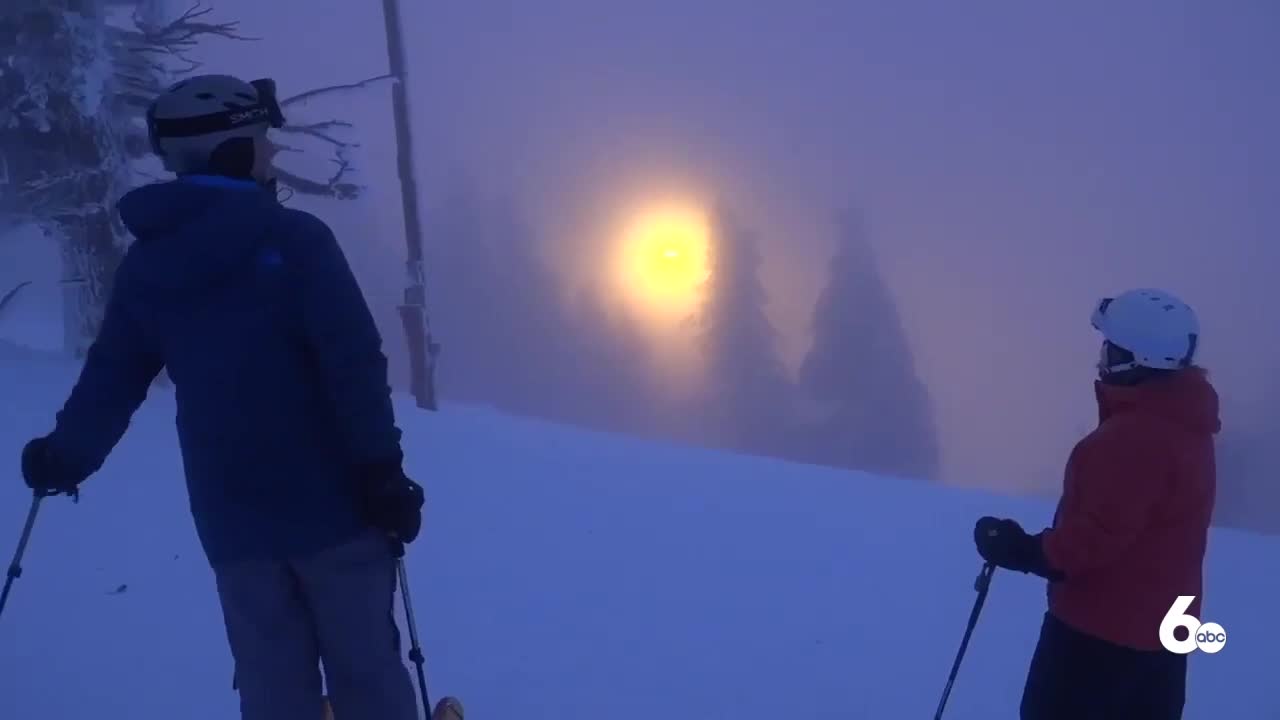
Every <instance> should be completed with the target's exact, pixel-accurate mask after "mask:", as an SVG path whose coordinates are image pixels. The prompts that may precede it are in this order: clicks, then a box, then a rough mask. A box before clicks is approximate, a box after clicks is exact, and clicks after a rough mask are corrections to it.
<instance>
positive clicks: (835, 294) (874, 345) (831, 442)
mask: <svg viewBox="0 0 1280 720" xmlns="http://www.w3.org/2000/svg"><path fill="white" fill-rule="evenodd" d="M837 243H838V244H837V249H836V252H835V254H834V256H833V257H832V259H831V263H830V265H829V270H828V276H827V284H826V287H825V288H824V290H823V291H822V293H821V295H820V296H819V298H818V302H817V305H816V306H815V308H814V313H813V328H812V329H813V345H812V347H811V348H810V350H809V352H808V354H807V355H806V356H805V359H804V362H803V363H802V364H801V367H800V374H799V382H800V387H801V390H802V391H803V394H804V401H805V402H804V407H805V408H806V412H804V413H803V415H804V418H805V419H804V421H803V422H802V425H801V427H800V434H801V436H800V437H798V438H797V444H798V445H799V446H801V447H803V448H804V449H803V456H804V459H806V460H808V461H810V462H817V463H822V464H829V465H836V466H844V467H854V468H859V469H864V470H870V471H878V472H886V473H892V474H898V475H906V476H911V477H920V478H931V477H933V476H934V475H935V474H936V471H937V464H938V448H937V438H936V435H935V429H934V423H933V417H932V412H931V409H930V403H929V396H928V392H927V390H926V389H925V386H924V384H923V383H922V382H921V381H920V379H919V377H918V376H917V375H916V370H915V365H914V361H913V358H912V353H911V347H910V345H909V344H908V342H907V338H906V333H905V331H904V330H903V327H902V321H901V318H900V317H899V315H898V311H897V308H896V307H895V305H894V302H893V299H892V297H891V296H890V294H889V289H888V288H887V287H886V286H885V284H884V280H883V278H882V277H881V274H880V270H879V268H878V266H877V263H876V258H875V256H874V254H873V253H872V251H871V247H870V244H869V243H868V240H867V237H866V229H865V227H864V224H863V221H862V218H861V216H860V214H859V213H857V212H853V211H848V212H845V213H844V214H843V215H842V217H841V219H840V224H839V235H838V241H837Z"/></svg>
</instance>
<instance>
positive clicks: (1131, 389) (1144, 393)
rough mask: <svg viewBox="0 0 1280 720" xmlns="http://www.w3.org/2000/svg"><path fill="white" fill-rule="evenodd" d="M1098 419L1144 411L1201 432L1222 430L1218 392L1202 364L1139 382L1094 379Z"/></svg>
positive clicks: (1211, 432)
mask: <svg viewBox="0 0 1280 720" xmlns="http://www.w3.org/2000/svg"><path fill="white" fill-rule="evenodd" d="M1094 389H1095V391H1096V393H1097V396H1098V415H1099V419H1101V420H1106V419H1107V418H1108V417H1110V416H1112V415H1118V414H1123V413H1141V414H1144V415H1152V416H1156V417H1160V418H1163V419H1165V420H1168V421H1170V422H1173V423H1176V424H1178V425H1180V426H1182V427H1185V428H1187V429H1189V430H1192V431H1194V432H1198V433H1205V434H1209V435H1214V434H1217V433H1218V432H1220V431H1221V430H1222V421H1221V419H1220V417H1219V414H1218V408H1219V405H1218V393H1217V391H1216V390H1214V388H1213V385H1212V384H1211V383H1210V382H1209V377H1208V373H1206V372H1205V371H1204V370H1203V369H1201V368H1188V369H1186V370H1179V371H1178V372H1175V373H1172V374H1170V375H1166V376H1164V377H1158V378H1155V379H1152V380H1148V381H1147V382H1144V383H1141V384H1139V385H1133V386H1118V385H1107V384H1105V383H1103V382H1101V381H1095V383H1094Z"/></svg>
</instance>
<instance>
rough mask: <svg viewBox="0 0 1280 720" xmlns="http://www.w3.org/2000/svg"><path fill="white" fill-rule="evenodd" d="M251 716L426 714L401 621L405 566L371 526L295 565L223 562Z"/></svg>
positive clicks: (244, 709)
mask: <svg viewBox="0 0 1280 720" xmlns="http://www.w3.org/2000/svg"><path fill="white" fill-rule="evenodd" d="M214 576H215V578H216V579H217V585H218V596H219V598H220V599H221V602H222V613H223V618H224V619H225V621H226V625H227V639H228V640H229V641H230V643H231V654H232V657H233V658H234V659H235V674H236V682H237V685H238V687H239V690H240V717H241V718H242V719H243V720H320V718H321V717H322V713H323V708H322V705H321V698H322V694H323V690H322V686H321V675H320V664H321V662H323V664H324V679H325V684H326V685H327V688H328V694H329V702H330V703H331V705H332V707H333V714H334V716H335V717H336V718H341V720H418V710H417V705H416V702H417V701H416V699H415V695H414V690H413V682H412V680H411V679H410V677H409V671H408V668H406V667H405V664H404V662H403V661H402V660H401V657H400V655H401V653H400V633H399V630H398V629H397V627H396V621H395V590H396V565H395V558H394V557H393V556H392V553H391V548H390V546H389V544H388V543H387V541H386V539H384V538H382V537H380V536H379V535H378V534H377V533H374V532H370V533H368V534H365V535H361V536H360V537H359V538H358V539H356V540H354V541H352V542H348V543H346V544H344V545H340V546H338V547H335V548H331V549H329V550H325V551H323V552H320V553H318V554H316V555H313V556H310V557H305V558H301V559H296V560H292V561H290V562H273V561H251V562H241V563H232V564H228V565H223V566H219V567H214Z"/></svg>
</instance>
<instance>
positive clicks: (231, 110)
mask: <svg viewBox="0 0 1280 720" xmlns="http://www.w3.org/2000/svg"><path fill="white" fill-rule="evenodd" d="M283 125H284V114H283V113H282V112H281V111H280V105H279V103H278V102H277V101H276V92H275V81H273V80H269V79H262V80H254V81H252V82H245V81H243V80H241V79H239V78H236V77H232V76H230V75H198V76H196V77H191V78H187V79H185V80H182V81H181V82H178V83H176V84H174V85H173V86H171V87H170V88H169V89H167V90H165V91H164V92H163V93H161V95H160V96H159V97H157V98H156V99H155V101H154V102H152V103H151V107H149V108H148V109H147V133H148V135H149V137H150V140H151V149H152V150H153V151H154V152H155V154H156V155H159V156H160V157H161V158H162V159H163V160H164V164H165V167H166V168H168V169H169V170H171V171H173V172H176V173H179V174H181V173H189V172H200V171H203V170H206V169H207V168H208V165H209V161H210V158H211V157H212V156H213V154H214V151H215V150H217V149H218V147H219V146H220V145H222V144H223V143H225V142H226V141H228V140H232V139H236V138H248V139H251V140H255V141H257V140H259V139H265V138H266V135H267V130H268V129H269V128H273V127H275V128H278V127H282V126H283Z"/></svg>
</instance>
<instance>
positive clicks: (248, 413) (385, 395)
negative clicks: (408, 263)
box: [49, 176, 401, 565]
mask: <svg viewBox="0 0 1280 720" xmlns="http://www.w3.org/2000/svg"><path fill="white" fill-rule="evenodd" d="M119 212H120V217H121V219H122V220H123V221H124V223H125V225H126V226H127V227H128V229H129V231H130V232H131V233H133V235H134V237H135V238H136V240H137V242H135V243H133V245H132V246H131V247H130V249H129V251H128V253H127V254H126V255H125V258H124V260H123V261H122V262H121V264H120V267H119V269H118V270H117V272H116V277H115V288H114V291H113V293H112V295H111V298H110V300H109V302H108V305H107V308H106V315H105V317H104V319H103V322H102V327H101V329H100V332H99V334H98V337H97V339H96V340H95V342H94V343H93V345H92V346H91V348H90V350H89V352H88V356H87V358H86V360H85V364H84V367H83V369H82V370H81V373H80V377H79V379H78V381H77V383H76V385H75V387H74V389H73V390H72V392H71V395H70V397H69V399H68V400H67V403H66V405H65V406H64V407H63V408H62V410H61V411H60V412H59V413H58V417H57V426H56V428H55V429H54V431H53V433H52V434H51V435H50V437H49V442H50V448H51V451H52V453H53V455H54V456H55V457H56V458H58V459H59V460H60V461H61V462H62V463H64V464H66V465H67V466H68V469H72V470H73V471H74V472H76V473H78V474H79V475H80V476H81V477H87V476H88V475H90V474H92V473H94V472H96V471H97V470H98V469H99V468H100V467H101V466H102V464H103V462H104V461H105V460H106V457H107V455H108V454H109V453H110V452H111V450H112V449H113V448H114V447H115V445H116V443H117V442H119V440H120V438H121V437H122V436H123V434H124V432H125V430H126V428H127V427H128V425H129V420H130V418H131V417H132V415H133V413H134V412H135V411H136V410H137V408H138V406H139V405H141V403H142V401H143V400H144V399H145V398H146V395H147V390H148V388H149V387H150V385H151V382H152V380H154V379H155V377H156V375H157V374H158V373H159V372H160V370H161V368H163V367H167V368H168V371H169V376H170V377H171V379H172V380H173V384H174V390H175V395H176V399H177V427H178V438H179V442H180V444H181V447H182V458H183V464H184V466H185V470H186V479H187V489H188V492H189V494H190V504H191V513H192V516H193V518H194V520H195V524H196V530H197V532H198V534H199V536H200V540H201V543H202V544H203V546H204V549H205V552H206V554H207V555H208V557H209V560H210V562H211V563H213V564H215V565H217V564H219V563H225V562H232V561H237V560H243V559H254V558H273V557H274V558H284V557H289V556H294V555H299V554H306V553H311V552H314V551H317V550H321V549H324V548H326V547H330V546H333V545H336V544H339V543H341V542H343V541H345V540H346V539H348V538H351V537H354V536H356V535H357V534H359V533H360V532H362V531H363V530H365V528H366V524H365V523H364V521H363V520H362V519H361V518H360V516H359V514H358V511H357V508H356V502H355V495H354V484H355V482H356V476H357V471H358V468H360V467H361V466H364V465H372V464H383V463H390V462H394V463H398V462H399V461H400V460H401V453H400V430H399V429H398V428H397V427H396V424H395V417H394V413H393V410H392V405H391V390H390V387H389V385H388V381H387V360H386V356H385V355H384V354H383V353H382V339H381V337H380V336H379V334H378V330H377V327H376V326H375V324H374V320H373V316H372V314H371V313H370V311H369V308H368V305H367V304H366V303H365V300H364V296H363V295H362V293H361V291H360V288H359V286H358V285H357V283H356V279H355V277H354V275H353V274H352V272H351V269H350V267H349V265H348V264H347V260H346V258H345V256H344V255H343V253H342V250H341V248H340V247H339V245H338V243H337V241H336V239H335V238H334V236H333V233H332V232H331V231H330V230H329V228H328V226H326V225H325V224H324V223H323V222H322V221H320V220H319V219H317V218H316V217H314V216H312V215H310V214H308V213H305V212H302V211H299V210H293V209H288V208H285V207H283V206H282V205H280V204H279V202H277V200H276V198H275V196H274V194H273V193H271V192H269V191H267V190H265V189H264V188H262V187H260V186H258V185H257V184H255V183H252V182H245V181H237V180H229V179H225V178H214V177H201V176H188V177H184V178H181V179H179V180H177V181H174V182H167V183H160V184H155V185H148V186H145V187H141V188H138V189H135V190H133V191H131V192H129V193H128V194H126V195H125V196H124V197H123V198H122V199H121V201H120V204H119Z"/></svg>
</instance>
